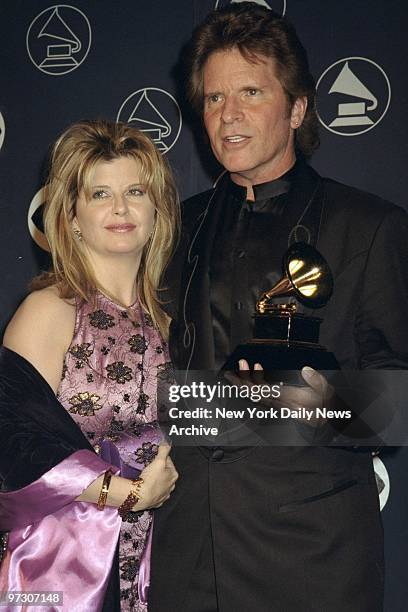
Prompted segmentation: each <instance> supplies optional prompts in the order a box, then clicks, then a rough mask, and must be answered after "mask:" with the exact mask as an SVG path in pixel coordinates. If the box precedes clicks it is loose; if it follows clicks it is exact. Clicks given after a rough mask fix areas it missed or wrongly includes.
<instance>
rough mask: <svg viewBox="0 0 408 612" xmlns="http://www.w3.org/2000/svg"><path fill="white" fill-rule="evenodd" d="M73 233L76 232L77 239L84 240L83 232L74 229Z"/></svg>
mask: <svg viewBox="0 0 408 612" xmlns="http://www.w3.org/2000/svg"><path fill="white" fill-rule="evenodd" d="M73 232H74V234H75V238H76V239H77V240H82V232H81V230H80V229H79V228H74V229H73Z"/></svg>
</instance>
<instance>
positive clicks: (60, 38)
mask: <svg viewBox="0 0 408 612" xmlns="http://www.w3.org/2000/svg"><path fill="white" fill-rule="evenodd" d="M91 38H92V33H91V26H90V23H89V20H88V18H87V16H86V15H85V14H84V13H83V12H82V11H80V10H79V9H77V8H75V7H74V6H69V5H68V4H57V5H55V6H50V7H49V8H47V9H45V10H44V11H42V12H41V13H39V14H38V15H37V17H35V19H33V21H32V22H31V24H30V27H29V28H28V31H27V36H26V45H27V51H28V55H29V57H30V59H31V61H32V62H33V64H34V65H35V66H36V67H37V68H38V69H39V70H41V71H42V72H45V73H46V74H52V75H56V76H58V75H61V74H67V72H71V71H72V70H75V69H76V68H78V66H80V65H81V64H82V62H83V61H84V60H85V58H86V56H87V55H88V52H89V49H90V46H91Z"/></svg>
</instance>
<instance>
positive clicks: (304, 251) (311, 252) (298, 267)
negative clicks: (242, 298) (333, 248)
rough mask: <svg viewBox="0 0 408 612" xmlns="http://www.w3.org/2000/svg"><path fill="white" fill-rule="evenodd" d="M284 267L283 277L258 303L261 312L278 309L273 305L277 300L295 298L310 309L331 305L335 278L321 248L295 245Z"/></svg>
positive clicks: (303, 243)
mask: <svg viewBox="0 0 408 612" xmlns="http://www.w3.org/2000/svg"><path fill="white" fill-rule="evenodd" d="M282 267H283V276H282V278H281V279H280V280H279V281H278V282H277V283H276V285H274V287H272V289H270V290H269V291H267V292H266V293H264V294H263V296H262V297H261V299H260V300H259V302H258V303H257V311H258V312H259V313H263V312H267V311H270V310H271V309H272V308H273V307H274V305H273V304H271V303H270V301H271V299H273V298H282V297H290V296H294V297H296V299H297V300H298V301H299V302H300V303H301V304H303V305H304V306H307V307H309V308H320V307H321V306H324V305H325V304H327V302H328V301H329V299H330V297H331V295H332V293H333V275H332V273H331V271H330V268H329V265H328V263H327V262H326V260H325V259H324V257H323V256H322V255H321V254H320V253H319V251H317V249H315V248H314V247H312V246H310V245H309V244H306V243H305V242H295V243H294V244H293V245H292V246H291V247H289V249H288V250H287V251H286V253H285V255H284V257H283V262H282ZM275 307H276V306H275Z"/></svg>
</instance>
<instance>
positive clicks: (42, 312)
mask: <svg viewBox="0 0 408 612" xmlns="http://www.w3.org/2000/svg"><path fill="white" fill-rule="evenodd" d="M75 312H76V309H75V300H67V299H64V298H62V297H60V295H59V291H58V289H57V287H55V286H50V287H45V288H44V289H39V290H38V291H33V292H32V293H30V294H29V295H28V296H27V297H26V298H25V300H24V301H23V302H22V303H21V304H20V306H19V307H18V309H17V310H16V312H15V314H14V316H13V317H12V319H11V321H10V323H9V324H8V326H7V328H6V331H5V334H4V338H3V344H4V346H6V347H7V348H9V349H11V350H13V351H15V352H16V353H18V354H19V355H21V356H22V357H24V358H25V359H27V360H28V361H30V362H31V363H32V364H33V365H34V366H35V367H36V368H37V369H38V370H39V371H40V372H41V373H42V374H43V376H44V377H45V378H46V379H47V380H48V382H49V383H50V384H51V386H52V387H53V388H55V383H56V381H58V380H59V375H60V370H61V369H62V362H63V359H64V355H65V353H66V351H67V350H68V347H69V345H70V342H71V339H72V335H73V333H74V328H75Z"/></svg>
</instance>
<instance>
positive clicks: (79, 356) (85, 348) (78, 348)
mask: <svg viewBox="0 0 408 612" xmlns="http://www.w3.org/2000/svg"><path fill="white" fill-rule="evenodd" d="M90 346H91V343H90V342H83V343H82V344H75V345H74V346H73V347H71V348H70V349H69V352H70V353H71V355H73V356H74V357H75V359H76V360H77V361H76V365H75V367H76V368H78V369H80V368H83V367H84V365H85V364H86V363H88V359H89V357H90V356H91V355H92V353H93V349H90V348H89V347H90Z"/></svg>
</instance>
